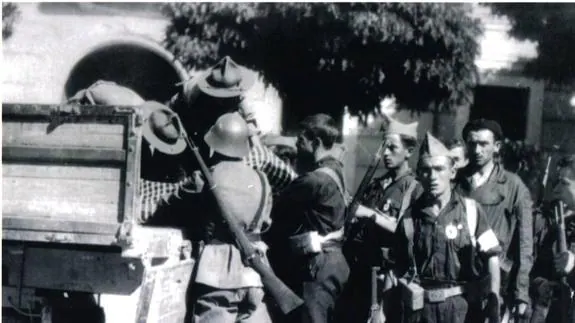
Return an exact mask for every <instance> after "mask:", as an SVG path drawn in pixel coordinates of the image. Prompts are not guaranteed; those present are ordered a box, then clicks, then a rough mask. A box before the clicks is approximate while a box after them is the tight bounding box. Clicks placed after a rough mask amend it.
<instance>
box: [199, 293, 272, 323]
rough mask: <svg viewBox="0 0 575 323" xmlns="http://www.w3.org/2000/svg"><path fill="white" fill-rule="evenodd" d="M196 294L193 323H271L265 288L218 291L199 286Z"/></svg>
mask: <svg viewBox="0 0 575 323" xmlns="http://www.w3.org/2000/svg"><path fill="white" fill-rule="evenodd" d="M194 294H195V302H194V309H193V313H194V314H193V323H228V322H229V323H235V322H241V323H271V318H270V315H269V313H268V309H267V306H266V304H265V303H264V301H263V299H264V290H263V289H262V288H259V287H246V288H238V289H217V288H214V287H211V286H207V285H203V284H196V285H195V286H194Z"/></svg>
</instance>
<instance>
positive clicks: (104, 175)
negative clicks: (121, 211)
mask: <svg viewBox="0 0 575 323" xmlns="http://www.w3.org/2000/svg"><path fill="white" fill-rule="evenodd" d="M121 176H122V168H121V167H101V166H74V165H66V166H62V165H30V164H20V163H18V164H13V163H4V164H3V165H2V177H3V178H10V177H25V178H55V179H56V178H59V179H88V180H98V181H118V182H119V181H120V180H121Z"/></svg>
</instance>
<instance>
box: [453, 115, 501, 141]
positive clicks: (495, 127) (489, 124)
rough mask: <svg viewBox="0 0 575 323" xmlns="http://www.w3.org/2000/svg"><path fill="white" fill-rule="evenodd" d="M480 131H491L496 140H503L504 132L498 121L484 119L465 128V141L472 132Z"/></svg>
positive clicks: (471, 122) (476, 120)
mask: <svg viewBox="0 0 575 323" xmlns="http://www.w3.org/2000/svg"><path fill="white" fill-rule="evenodd" d="M478 130H489V131H491V132H492V133H493V135H494V136H495V140H501V139H502V138H503V130H502V129H501V126H500V125H499V123H498V122H497V121H495V120H489V119H483V118H482V119H475V120H472V121H470V122H468V123H467V124H466V125H465V127H463V133H462V134H463V139H467V135H469V133H470V132H471V131H478Z"/></svg>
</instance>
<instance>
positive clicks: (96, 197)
mask: <svg viewBox="0 0 575 323" xmlns="http://www.w3.org/2000/svg"><path fill="white" fill-rule="evenodd" d="M120 184H121V183H120V182H119V181H115V180H99V181H95V180H89V179H64V178H26V177H3V178H2V192H3V194H4V195H3V197H2V200H3V201H10V200H30V201H38V202H43V201H62V202H68V203H95V204H118V202H119V199H120V198H121V197H120V193H121V185H120Z"/></svg>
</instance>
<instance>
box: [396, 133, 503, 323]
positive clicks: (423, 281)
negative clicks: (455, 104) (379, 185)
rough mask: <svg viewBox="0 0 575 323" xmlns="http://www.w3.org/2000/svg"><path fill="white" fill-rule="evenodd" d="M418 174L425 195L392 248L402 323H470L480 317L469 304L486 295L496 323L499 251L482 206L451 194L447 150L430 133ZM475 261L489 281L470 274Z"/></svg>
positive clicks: (400, 227)
mask: <svg viewBox="0 0 575 323" xmlns="http://www.w3.org/2000/svg"><path fill="white" fill-rule="evenodd" d="M417 173H418V178H419V180H420V182H421V185H422V186H423V189H424V193H423V195H422V196H421V198H419V199H418V200H417V201H415V202H414V203H413V204H412V205H411V207H410V208H409V209H408V210H407V211H406V213H405V215H404V216H403V218H402V219H401V220H400V222H399V224H398V227H397V231H396V241H395V242H396V244H395V247H394V249H393V255H394V256H395V260H396V273H397V275H398V277H401V278H400V279H399V288H400V289H401V294H402V297H401V298H402V302H403V316H404V322H409V323H415V322H418V323H419V322H421V323H432V322H433V323H434V322H438V323H439V322H441V323H450V322H451V323H460V322H465V321H466V320H467V321H474V319H478V318H481V313H477V312H474V311H472V310H471V308H473V306H471V304H472V303H474V302H478V301H479V300H480V299H481V298H482V296H483V294H484V293H486V294H488V295H489V296H488V308H487V309H488V318H489V322H499V264H498V257H497V255H498V253H499V252H500V251H501V247H500V246H499V243H498V241H497V238H496V237H495V234H494V233H493V231H492V230H491V229H490V228H489V225H488V224H487V221H486V218H485V213H484V212H483V210H482V208H481V206H480V205H478V204H477V203H475V202H474V201H473V200H472V199H468V198H464V197H463V196H461V195H460V194H458V193H457V192H455V191H453V190H452V184H451V180H452V179H453V178H454V177H455V174H456V170H455V169H454V167H453V160H452V159H451V158H450V152H449V150H448V149H447V148H446V147H445V146H444V145H443V144H442V143H441V142H440V141H439V140H437V139H436V138H434V137H433V136H431V135H430V134H429V133H428V134H427V135H426V138H425V140H424V142H423V144H422V146H421V149H420V157H419V164H418V168H417ZM476 260H477V261H479V260H481V261H482V262H483V263H485V264H487V265H488V268H489V274H490V276H487V277H489V282H487V280H486V279H484V277H480V276H478V275H477V273H476V271H475V270H474V263H475V262H476ZM483 292H484V293H483Z"/></svg>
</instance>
